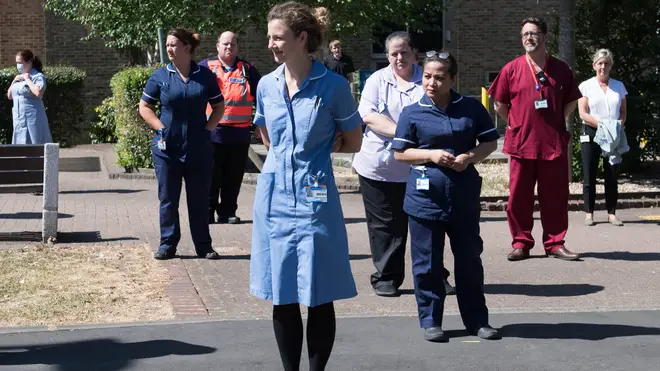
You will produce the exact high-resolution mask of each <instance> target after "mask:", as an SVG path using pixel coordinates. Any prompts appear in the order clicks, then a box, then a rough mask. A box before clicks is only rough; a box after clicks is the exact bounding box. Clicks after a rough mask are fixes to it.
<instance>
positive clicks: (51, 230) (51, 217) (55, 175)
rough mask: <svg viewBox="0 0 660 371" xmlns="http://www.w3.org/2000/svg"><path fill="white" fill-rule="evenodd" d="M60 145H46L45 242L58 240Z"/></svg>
mask: <svg viewBox="0 0 660 371" xmlns="http://www.w3.org/2000/svg"><path fill="white" fill-rule="evenodd" d="M59 152H60V146H59V144H58V143H46V144H45V145H44V191H43V195H44V199H43V202H44V203H43V218H42V226H41V235H42V241H43V242H51V241H55V240H56V239H57V216H58V215H57V209H58V207H57V206H58V195H59V193H60V192H59V167H60V166H59V160H60V155H59Z"/></svg>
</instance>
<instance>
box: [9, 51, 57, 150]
mask: <svg viewBox="0 0 660 371" xmlns="http://www.w3.org/2000/svg"><path fill="white" fill-rule="evenodd" d="M16 68H17V69H18V73H19V74H18V75H17V76H16V77H15V78H14V81H12V82H11V85H10V86H9V90H7V98H9V99H10V100H13V101H14V106H13V108H12V110H11V112H12V117H13V119H14V135H13V136H12V139H11V143H12V144H44V143H51V142H52V141H53V138H52V137H51V135H50V129H49V128H48V118H47V117H46V108H45V107H44V102H43V100H42V97H43V96H44V92H45V91H46V78H45V77H44V74H43V66H42V64H41V61H40V60H39V58H37V57H36V56H35V55H34V54H32V52H31V51H29V50H27V49H26V50H22V51H20V52H19V53H18V54H16Z"/></svg>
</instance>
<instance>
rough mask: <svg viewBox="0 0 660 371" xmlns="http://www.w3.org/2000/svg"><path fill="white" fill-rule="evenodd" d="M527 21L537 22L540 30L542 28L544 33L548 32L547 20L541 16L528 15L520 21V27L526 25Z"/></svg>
mask: <svg viewBox="0 0 660 371" xmlns="http://www.w3.org/2000/svg"><path fill="white" fill-rule="evenodd" d="M527 23H531V24H535V25H536V27H538V28H539V30H541V33H542V34H544V35H545V34H547V33H548V24H547V23H545V21H544V20H543V19H541V18H537V17H527V18H525V19H523V20H522V22H520V28H523V27H525V25H526V24H527Z"/></svg>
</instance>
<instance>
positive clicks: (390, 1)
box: [45, 0, 442, 49]
mask: <svg viewBox="0 0 660 371" xmlns="http://www.w3.org/2000/svg"><path fill="white" fill-rule="evenodd" d="M281 2H282V1H272V0H248V1H246V0H211V1H199V0H141V1H135V0H46V2H45V6H46V9H49V10H51V11H53V12H54V13H55V14H57V15H60V16H64V17H65V18H67V19H70V20H74V21H78V22H80V23H81V24H83V25H84V26H85V27H87V29H88V33H89V34H88V38H92V37H100V38H101V39H103V40H104V41H105V43H106V46H108V47H112V48H119V49H130V48H140V49H144V48H149V47H153V45H154V44H155V43H156V30H157V28H159V27H162V28H164V29H166V30H167V29H168V28H171V27H176V26H183V27H188V28H192V29H194V30H196V31H197V32H200V33H203V34H208V33H216V32H217V31H218V30H221V29H225V28H227V27H228V25H230V28H231V29H233V30H238V31H247V29H248V28H249V27H253V26H254V27H257V28H260V29H265V26H266V17H267V14H268V10H269V9H270V8H271V7H272V6H273V5H275V4H277V3H281ZM301 2H303V3H306V4H308V5H310V6H312V7H316V6H324V7H326V8H328V10H329V11H330V17H331V29H330V31H331V33H332V34H333V35H337V36H347V35H358V34H360V32H361V31H364V30H370V29H373V28H376V29H377V28H378V27H379V25H380V24H381V23H382V22H383V21H387V22H391V23H396V24H406V25H408V26H409V27H411V28H412V29H422V28H429V27H434V26H436V24H437V22H436V20H437V18H434V17H433V16H434V15H438V14H440V11H441V9H442V6H441V4H442V2H441V1H426V0H302V1H301ZM437 26H438V27H439V26H441V25H440V24H437Z"/></svg>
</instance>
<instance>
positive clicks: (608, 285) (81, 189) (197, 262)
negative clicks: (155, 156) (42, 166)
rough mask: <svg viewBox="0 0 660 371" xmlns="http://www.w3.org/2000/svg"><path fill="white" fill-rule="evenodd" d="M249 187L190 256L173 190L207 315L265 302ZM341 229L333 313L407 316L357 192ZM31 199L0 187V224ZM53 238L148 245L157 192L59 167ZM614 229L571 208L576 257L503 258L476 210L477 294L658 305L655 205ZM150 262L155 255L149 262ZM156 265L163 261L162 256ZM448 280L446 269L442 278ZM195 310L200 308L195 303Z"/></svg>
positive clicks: (559, 303)
mask: <svg viewBox="0 0 660 371" xmlns="http://www.w3.org/2000/svg"><path fill="white" fill-rule="evenodd" d="M255 197H257V195H255V188H254V186H250V185H246V186H243V188H242V190H241V194H240V197H239V210H238V216H240V217H241V218H242V219H243V221H244V223H243V224H240V225H212V226H211V235H212V238H213V246H214V248H215V249H216V250H217V251H218V252H220V253H221V254H222V255H223V257H224V259H221V260H218V261H207V260H203V259H192V258H190V257H191V256H192V255H194V252H193V247H192V241H191V238H190V233H189V225H188V221H187V208H186V202H185V194H182V198H181V207H180V213H181V223H182V240H181V243H180V245H179V251H178V252H179V254H180V255H181V256H182V260H181V261H180V263H181V265H183V266H185V268H186V271H187V273H188V275H189V277H190V278H189V279H190V281H191V282H192V285H191V286H192V287H190V290H191V292H192V293H193V294H194V295H198V296H199V299H200V301H201V303H203V305H204V308H205V309H206V314H207V317H211V318H218V319H267V318H270V304H269V303H268V302H266V301H262V300H258V299H256V298H254V297H252V296H250V295H249V293H248V280H249V258H250V255H249V254H250V241H251V233H252V204H253V202H254V199H255ZM341 201H342V207H343V210H344V217H345V223H346V227H347V231H348V238H349V249H350V254H351V266H352V270H353V275H354V277H355V280H356V283H357V288H358V292H359V295H358V296H357V297H356V298H352V299H349V300H345V301H341V302H339V303H337V312H338V313H339V314H340V315H342V316H365V315H371V316H396V315H413V316H414V315H415V314H416V306H415V301H414V296H413V295H412V280H411V277H412V274H411V271H410V255H409V251H408V252H407V253H406V269H407V271H406V272H407V273H406V280H405V282H404V285H403V287H402V289H403V295H402V296H401V297H399V298H389V299H386V298H381V297H378V296H376V295H375V294H374V293H373V291H372V290H371V287H370V285H369V275H370V274H371V273H372V271H373V265H372V263H371V254H370V250H369V244H368V236H367V228H366V222H365V219H364V209H363V205H362V199H361V196H360V194H359V193H355V192H346V193H344V194H342V196H341ZM40 211H41V198H40V197H37V196H33V195H0V231H1V232H17V233H18V232H25V231H28V232H29V231H40V230H41V228H40V217H41V213H40ZM59 213H60V220H59V232H60V233H59V235H58V239H59V243H61V244H66V245H70V246H72V247H75V246H84V245H87V244H95V243H98V244H112V245H117V246H118V248H121V246H122V245H123V244H135V243H146V244H149V246H150V247H151V249H156V248H157V246H158V239H159V231H158V199H157V196H156V183H155V181H148V180H124V179H117V180H109V179H107V175H106V174H104V173H102V172H75V173H71V172H67V173H61V174H60V195H59ZM618 214H619V217H620V218H621V219H622V220H623V221H624V222H625V223H626V225H625V226H624V227H622V228H619V227H614V226H612V225H609V224H608V223H605V220H606V215H605V213H604V212H599V213H597V214H596V222H597V223H598V224H597V225H596V226H594V227H586V226H584V224H583V215H582V213H579V212H571V213H570V214H569V217H570V228H569V232H568V235H567V237H566V238H567V247H568V248H569V249H571V250H574V251H577V252H580V253H583V254H584V255H585V257H584V259H583V260H582V261H580V262H565V261H560V260H557V259H549V258H544V257H543V250H542V249H541V248H540V247H536V248H535V249H534V250H533V251H532V253H533V254H534V255H536V256H538V258H535V259H530V260H527V261H523V262H515V263H511V262H508V261H507V260H506V255H507V254H508V252H509V251H510V243H511V241H510V239H511V237H510V235H509V230H508V225H507V222H506V215H505V213H502V212H484V213H482V220H481V235H482V238H483V240H484V253H483V255H482V259H483V263H484V269H485V276H486V293H487V303H488V306H489V308H490V310H491V312H493V313H510V312H573V311H610V310H651V309H660V264H659V263H658V262H659V261H660V242H658V241H660V221H653V220H646V219H643V218H642V216H653V215H655V216H659V217H660V210H659V209H627V210H621V211H620V212H619V213H618ZM535 218H536V220H535V228H534V236H535V238H536V240H537V241H540V239H541V223H540V220H538V218H539V215H538V213H537V214H535ZM31 243H32V242H27V241H0V248H16V247H21V246H24V245H28V244H31ZM446 250H447V251H446V252H445V262H446V265H447V266H448V267H449V270H450V271H452V272H453V268H452V267H453V259H452V256H451V253H450V252H449V251H448V250H449V249H448V248H447V249H446ZM159 264H160V263H159ZM162 264H166V263H162ZM450 281H452V282H453V276H452V277H450ZM457 309H458V308H457V304H456V299H455V297H449V298H448V299H447V302H446V312H447V313H457ZM202 313H203V311H202Z"/></svg>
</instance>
